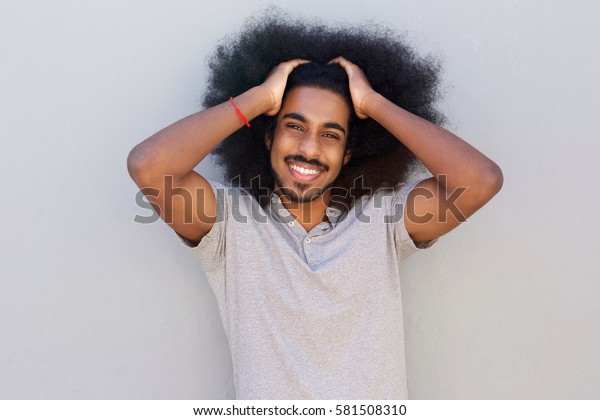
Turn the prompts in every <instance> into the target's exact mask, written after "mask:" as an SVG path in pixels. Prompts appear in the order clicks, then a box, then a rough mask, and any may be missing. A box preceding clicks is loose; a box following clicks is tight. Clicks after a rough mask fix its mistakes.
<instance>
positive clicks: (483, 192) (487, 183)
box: [477, 162, 504, 203]
mask: <svg viewBox="0 0 600 420" xmlns="http://www.w3.org/2000/svg"><path fill="white" fill-rule="evenodd" d="M503 184H504V174H503V173H502V169H500V167H499V166H498V165H496V164H495V163H493V162H492V163H491V164H490V165H489V166H488V167H487V168H485V169H484V170H482V171H481V174H480V176H479V183H478V187H477V189H478V192H479V194H478V195H479V196H480V198H481V200H482V201H483V202H484V203H486V202H488V201H489V200H491V199H492V197H494V196H495V195H496V194H498V192H499V191H500V190H501V189H502V185H503Z"/></svg>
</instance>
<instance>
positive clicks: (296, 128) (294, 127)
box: [286, 123, 302, 131]
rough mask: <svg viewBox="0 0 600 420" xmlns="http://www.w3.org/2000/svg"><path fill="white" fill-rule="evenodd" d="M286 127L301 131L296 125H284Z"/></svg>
mask: <svg viewBox="0 0 600 420" xmlns="http://www.w3.org/2000/svg"><path fill="white" fill-rule="evenodd" d="M286 127H288V128H291V129H292V130H299V131H302V127H301V126H299V125H298V124H294V123H288V124H286Z"/></svg>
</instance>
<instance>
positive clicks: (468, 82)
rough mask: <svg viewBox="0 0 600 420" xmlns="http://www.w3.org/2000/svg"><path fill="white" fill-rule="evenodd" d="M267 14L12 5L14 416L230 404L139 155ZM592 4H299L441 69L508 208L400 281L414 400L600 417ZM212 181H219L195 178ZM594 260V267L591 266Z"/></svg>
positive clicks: (454, 121)
mask: <svg viewBox="0 0 600 420" xmlns="http://www.w3.org/2000/svg"><path fill="white" fill-rule="evenodd" d="M266 5H267V2H264V1H258V0H245V1H221V2H210V3H209V2H199V1H198V2H194V1H166V0H165V1H131V0H129V1H115V0H110V1H109V0H104V1H101V2H100V1H89V2H68V1H53V2H42V1H19V2H16V1H14V2H11V1H2V3H0V53H1V54H0V60H1V62H2V66H1V68H0V74H1V76H2V77H0V139H1V142H2V143H1V144H2V152H1V153H0V159H1V162H0V163H1V164H0V170H1V171H2V172H1V179H2V196H3V197H2V201H1V203H2V205H1V206H0V212H1V213H0V217H1V223H2V235H1V239H0V241H1V248H0V250H1V263H0V281H1V283H0V287H1V290H0V333H1V337H2V339H1V340H2V341H1V344H0V398H40V399H46V398H67V399H71V398H89V399H99V398H127V399H136V398H185V399H200V398H214V399H218V398H228V397H232V396H233V385H232V377H231V365H230V361H229V354H228V350H227V344H226V341H225V337H224V333H223V330H222V327H221V324H220V320H219V317H218V314H217V309H216V305H215V302H214V297H213V295H212V292H211V291H210V289H209V287H208V285H207V284H206V281H205V279H204V277H203V275H202V273H201V270H200V267H199V265H198V264H197V263H196V261H195V260H194V259H193V257H192V255H191V254H190V253H189V252H188V251H186V250H185V249H184V248H183V247H182V246H181V245H180V243H179V241H178V240H177V238H176V237H175V235H174V234H173V233H172V232H171V231H170V229H169V228H168V227H167V226H165V225H163V224H162V223H160V222H157V223H154V224H151V225H147V224H146V225H143V224H138V223H134V222H133V218H134V217H135V215H136V214H141V215H147V214H148V213H149V212H148V211H147V210H143V209H140V208H139V207H138V206H137V205H136V203H135V201H134V197H135V194H136V191H137V190H136V187H135V185H134V184H133V182H132V181H131V180H130V179H129V177H128V175H127V171H126V165H125V161H126V157H127V153H128V152H129V150H130V149H131V148H132V147H133V146H134V145H135V144H137V143H138V142H140V141H141V140H143V139H145V138H146V137H148V136H149V135H151V134H153V133H154V132H156V131H157V130H159V129H160V128H162V127H164V126H166V125H168V124H170V123H171V122H173V121H175V120H177V119H179V118H181V117H183V116H185V115H187V114H190V113H192V112H195V111H197V110H198V109H199V99H200V98H201V96H202V90H203V86H204V81H205V78H206V67H205V57H206V56H207V55H208V54H209V53H210V51H212V47H213V46H214V45H215V42H216V41H217V40H218V39H220V38H222V37H223V36H225V35H226V34H228V33H231V32H232V31H235V30H236V28H238V27H239V26H240V25H241V23H242V22H243V21H244V18H245V17H246V16H248V15H249V14H251V13H253V12H255V11H258V10H261V9H263V8H264V7H265V6H266ZM599 5H600V3H599V2H597V1H592V0H590V1H584V0H579V1H577V0H575V1H571V2H567V1H550V2H548V1H541V0H535V1H527V2H524V1H522V0H519V1H517V0H506V1H475V0H461V1H451V2H449V1H433V0H419V1H416V0H415V1H397V0H396V1H392V0H389V1H383V0H379V1H375V0H373V1H369V2H352V1H341V0H335V1H323V0H319V1H313V0H310V1H303V2H297V3H296V4H295V5H293V6H286V9H287V10H290V11H294V12H297V13H298V14H299V15H301V16H308V17H311V16H316V15H319V16H321V17H323V18H324V19H325V20H326V21H328V22H332V23H335V22H337V21H347V22H362V21H363V20H364V19H367V18H375V19H377V20H379V21H381V22H383V23H385V24H387V25H389V26H390V27H392V28H394V29H395V30H397V31H399V32H403V33H405V34H406V37H407V39H408V40H410V41H411V42H412V43H413V44H414V45H415V46H416V47H417V48H418V49H419V50H420V51H421V52H423V53H434V54H438V55H441V56H442V57H443V60H444V62H445V67H446V70H445V75H444V81H445V82H444V83H445V86H446V89H447V94H446V98H445V100H444V101H443V102H442V103H441V107H442V109H443V110H444V111H445V112H446V113H447V114H448V116H449V117H450V120H451V123H450V129H451V130H453V131H454V132H456V133H457V134H458V135H459V136H461V137H463V138H465V139H466V140H467V141H469V142H471V143H472V144H474V145H475V147H477V148H479V149H480V150H481V151H483V152H484V153H486V154H488V155H489V156H490V157H492V158H493V159H494V160H495V161H496V162H498V164H499V165H500V166H501V167H502V168H503V170H504V174H505V185H504V189H503V190H502V191H501V193H500V194H499V195H498V196H497V197H496V198H495V199H494V200H493V201H492V202H491V203H490V204H489V205H488V206H487V207H485V208H484V209H483V210H481V212H480V213H478V214H476V215H475V216H473V217H472V218H471V219H470V220H469V221H468V223H466V224H465V225H464V226H462V227H461V228H459V229H457V230H456V231H454V232H452V233H450V234H449V235H447V236H446V237H444V238H443V239H442V240H441V241H440V242H439V243H438V244H437V245H436V246H435V247H434V248H433V249H431V250H429V251H425V252H422V253H420V254H418V255H416V256H414V257H412V258H411V259H410V260H408V261H407V262H406V264H404V265H403V267H402V273H403V275H404V278H403V294H404V296H403V300H404V308H405V324H406V341H407V357H408V360H407V363H408V385H409V393H410V396H411V398H432V399H437V398H445V399H453V398H541V399H545V398H552V399H555V398H599V397H600V361H599V357H600V356H598V355H599V354H600V323H599V322H598V321H599V315H600V305H598V298H599V292H600V282H599V281H598V280H599V279H600V275H599V268H598V262H597V257H598V236H599V235H598V234H599V233H600V232H599V231H600V223H599V221H598V219H597V217H598V216H597V209H598V208H599V205H600V198H599V196H598V187H597V185H596V182H595V181H596V178H597V175H596V170H595V169H596V166H597V162H598V155H599V153H600V146H599V144H600V142H599V141H598V140H599V135H598V133H599V132H600V122H599V121H600V119H599V116H600V106H599V100H598V97H599V95H598V94H599V93H600V89H599V83H598V75H599V74H600V51H599V47H598V40H599V39H600V29H599V28H600V26H598V25H597V22H596V20H597V18H598V16H600V6H599ZM200 170H203V171H204V173H205V174H207V175H208V177H209V178H213V179H215V178H216V177H218V176H219V174H218V171H216V170H215V169H214V168H213V167H212V165H211V164H210V162H206V163H203V164H202V165H201V168H200ZM594 256H595V258H594Z"/></svg>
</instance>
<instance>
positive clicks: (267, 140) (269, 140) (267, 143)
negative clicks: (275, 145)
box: [265, 131, 273, 151]
mask: <svg viewBox="0 0 600 420" xmlns="http://www.w3.org/2000/svg"><path fill="white" fill-rule="evenodd" d="M272 142H273V139H272V138H271V134H270V133H269V132H268V131H267V132H266V133H265V146H267V150H268V151H271V143H272Z"/></svg>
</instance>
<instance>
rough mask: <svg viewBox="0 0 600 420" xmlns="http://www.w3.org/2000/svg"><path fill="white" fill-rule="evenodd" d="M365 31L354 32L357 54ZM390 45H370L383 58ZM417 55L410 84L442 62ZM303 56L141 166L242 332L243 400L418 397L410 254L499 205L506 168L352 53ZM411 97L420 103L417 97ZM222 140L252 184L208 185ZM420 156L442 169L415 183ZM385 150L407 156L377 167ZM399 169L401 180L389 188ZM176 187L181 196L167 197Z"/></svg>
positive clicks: (237, 371) (217, 108) (233, 344)
mask: <svg viewBox="0 0 600 420" xmlns="http://www.w3.org/2000/svg"><path fill="white" fill-rule="evenodd" d="M281 25H282V24H281V22H280V21H278V22H277V24H276V25H275V24H274V22H273V21H269V22H267V24H266V25H265V26H264V27H261V29H260V30H262V31H263V32H260V30H257V29H256V28H250V29H247V30H246V31H247V32H246V34H248V33H251V34H252V35H253V39H254V38H257V39H258V40H260V41H259V42H263V43H264V42H265V41H264V40H265V39H267V38H266V37H260V36H258V35H257V34H259V33H262V34H264V32H265V28H267V30H266V31H267V33H268V32H269V31H274V30H280V28H281ZM313 29H314V28H313ZM321 29H322V28H321ZM286 31H287V33H292V34H293V36H294V39H295V40H290V41H289V42H290V44H293V43H294V42H298V41H296V39H299V38H302V37H304V38H306V39H309V40H311V41H313V43H314V42H316V41H315V40H316V35H315V33H318V37H319V38H320V39H321V42H322V44H320V45H330V44H333V42H330V41H332V39H334V38H336V37H338V38H339V32H335V31H329V32H328V31H326V30H320V31H315V32H314V33H312V35H311V34H310V33H309V32H310V31H307V30H306V26H303V27H302V28H300V27H299V26H298V25H296V26H294V25H288V27H287V29H286ZM271 35H273V34H272V33H271ZM361 36H363V37H364V35H363V34H361V35H359V36H358V37H359V38H360V37H361ZM311 37H312V38H311ZM272 38H273V36H271V37H268V39H272ZM338 38H336V39H338ZM278 39H280V37H279V38H278ZM273 42H274V41H273ZM357 42H358V41H357V39H356V36H355V37H354V39H350V43H351V44H352V45H353V48H354V49H355V48H356V43H357ZM239 44H241V45H246V48H247V44H244V43H239ZM308 44H310V43H307V44H305V45H303V48H305V49H309V48H311V47H310V46H309V45H308ZM378 45H380V43H375V44H374V46H372V47H369V48H363V49H364V50H368V55H372V56H373V57H375V56H377V48H379V50H381V48H380V47H379V46H378ZM386 45H387V44H386ZM261 47H263V48H264V45H262V44H261ZM267 47H268V46H267ZM338 47H339V45H338ZM320 48H325V47H320ZM402 48H405V47H402ZM339 49H340V51H342V52H343V51H344V50H345V49H344V48H343V47H340V48H339ZM348 51H353V50H351V49H348ZM403 51H404V50H403ZM247 52H248V51H246V53H247ZM401 53H402V51H401V52H400V53H399V54H401ZM327 54H329V52H327V53H325V54H323V56H326V55H327ZM232 56H235V54H232ZM405 56H406V57H411V59H412V60H413V61H409V62H408V64H401V65H400V67H402V66H405V65H406V66H408V67H407V68H409V70H406V71H404V74H406V75H408V76H406V78H405V80H404V82H405V83H406V84H405V87H404V89H406V90H408V89H410V86H409V85H410V83H409V82H410V81H411V80H412V81H414V80H417V79H418V80H422V79H419V77H420V75H421V74H422V73H427V71H429V72H431V68H429V70H428V68H426V67H423V66H421V67H419V66H418V65H415V63H417V64H418V62H415V60H416V59H415V58H414V57H412V56H411V54H408V53H407V54H405ZM297 57H298V56H297ZM300 57H302V58H294V59H291V60H287V61H283V62H281V63H280V64H278V65H277V66H275V68H274V69H273V70H272V71H271V72H270V73H269V74H268V76H267V77H266V78H265V79H264V81H263V82H262V83H259V84H257V85H254V86H248V89H247V90H245V91H243V92H242V93H240V94H239V95H237V96H235V97H234V98H231V100H229V101H227V100H225V101H222V102H221V103H219V104H218V105H214V106H211V107H209V108H208V109H205V110H204V111H201V112H199V113H197V114H194V115H191V116H189V117H186V118H184V119H182V120H180V121H178V122H176V123H174V124H173V125H171V126H169V127H167V128H165V129H163V130H162V131H160V132H158V133H156V134H155V135H153V136H151V137H150V138H149V139H147V140H145V141H144V142H142V143H141V144H139V145H138V146H136V147H135V148H134V149H133V150H132V152H131V153H130V155H129V159H128V168H129V171H130V174H131V176H132V177H133V179H134V180H135V182H136V183H137V184H138V185H139V186H140V188H142V189H143V191H145V192H146V195H147V197H148V199H149V200H150V201H151V202H152V203H153V205H154V206H155V208H156V209H157V210H158V212H159V214H160V215H161V217H162V218H163V219H164V220H165V221H166V222H167V223H168V224H169V225H170V226H171V227H172V228H173V229H174V230H175V232H176V233H177V234H178V235H179V236H181V237H182V238H183V239H184V240H185V242H186V243H187V244H188V245H189V246H191V247H193V248H194V252H195V254H196V255H197V257H198V258H199V259H200V261H201V263H202V265H203V267H204V269H205V271H206V274H207V277H208V280H209V282H210V284H211V286H212V288H213V290H214V292H215V295H216V297H217V301H218V305H219V310H220V313H221V317H222V320H223V325H224V327H225V331H226V333H227V336H228V339H229V345H230V349H231V354H232V358H233V368H234V379H235V385H236V391H237V397H238V398H242V399H263V398H266V399H299V398H313V399H326V398H335V399H380V398H394V399H404V398H406V397H407V391H406V381H405V367H404V349H403V332H402V324H401V316H402V308H401V299H400V289H399V286H400V283H399V272H398V263H399V261H401V260H402V259H404V258H406V257H407V256H408V255H410V254H411V253H413V252H414V251H416V250H417V249H419V248H426V247H428V246H430V245H431V244H433V242H434V241H435V240H436V239H437V238H439V237H440V236H442V235H444V234H445V233H447V232H448V231H450V230H452V229H454V228H455V227H456V226H457V225H458V224H459V223H460V222H462V221H464V220H465V219H466V218H467V217H469V216H470V215H471V214H473V213H474V212H475V211H477V210H478V209H479V208H481V207H482V206H483V205H484V204H485V203H486V202H488V201H489V200H490V199H491V198H492V197H493V196H494V195H495V194H496V193H497V192H498V191H499V189H500V188H501V185H502V173H501V171H500V169H499V168H498V166H497V165H496V164H495V163H493V162H492V161H491V160H490V159H488V158H487V157H485V156H484V155H483V154H481V153H480V152H479V151H477V150H476V149H475V148H473V147H472V146H470V145H469V144H468V143H466V142H465V141H463V140H461V139H459V138H458V137H456V136H455V135H453V134H451V133H449V132H448V131H446V130H444V129H442V128H440V127H439V126H438V125H436V124H433V123H431V122H429V121H427V120H426V119H424V118H421V117H419V116H417V115H415V114H414V113H412V112H409V111H407V110H406V109H404V108H403V107H401V106H399V105H398V102H401V101H400V100H398V101H396V102H394V101H390V100H389V99H388V98H386V97H385V96H384V95H382V94H381V93H380V90H382V89H386V88H387V87H386V83H387V84H389V83H390V82H389V79H388V81H387V82H386V83H377V84H372V83H371V80H372V79H371V78H368V77H367V76H366V75H365V72H363V70H362V69H361V67H359V66H358V65H357V64H355V63H354V62H353V61H350V60H349V59H347V58H345V57H342V56H337V57H335V56H334V57H335V58H334V57H331V56H330V57H329V59H328V60H327V61H324V60H322V59H315V55H314V54H306V55H304V56H300ZM307 58H308V59H307ZM358 58H359V59H360V57H358ZM257 60H258V61H260V60H259V59H257ZM364 63H365V65H366V66H368V65H369V62H366V61H365V62H364ZM228 67H229V68H230V69H231V66H228ZM410 69H412V70H410ZM415 69H416V70H415ZM397 70H400V73H403V68H397ZM411 72H412V73H411ZM373 74H376V72H373ZM410 74H414V75H416V76H415V78H412V79H411V76H410ZM240 77H242V76H240ZM375 79H377V77H374V78H373V80H375ZM380 79H382V80H383V79H384V78H380ZM434 79H435V78H434ZM427 80H429V85H427V84H423V83H420V84H419V83H416V82H415V85H417V86H418V87H419V90H418V92H425V93H427V92H431V90H432V83H433V82H432V81H431V80H433V79H431V78H429V79H427ZM378 82H379V81H378ZM428 89H429V90H428ZM398 91H399V92H401V91H402V89H398ZM212 93H214V92H212ZM402 94H403V93H402V92H401V93H400V95H402ZM210 95H211V92H209V97H210ZM392 96H393V95H392ZM409 96H410V97H409V99H407V102H406V103H407V104H409V107H410V100H411V98H412V97H414V96H415V95H409ZM417 96H419V98H417V99H415V103H417V104H418V105H415V107H414V109H415V110H416V111H415V112H423V113H424V114H426V115H430V116H431V115H435V113H431V112H430V113H429V114H427V112H426V111H424V109H425V110H426V109H427V106H426V105H427V104H428V101H429V102H431V101H432V95H429V96H427V95H425V96H426V100H423V98H422V95H421V94H419V95H417ZM363 122H364V123H366V122H369V123H373V124H377V125H378V126H380V127H382V128H383V129H384V130H385V132H386V133H387V134H389V137H390V138H391V140H389V141H390V142H393V144H394V146H391V143H389V144H390V145H388V143H385V146H382V144H384V143H381V144H378V143H377V141H379V139H374V140H372V143H368V141H371V140H370V138H369V135H368V134H365V133H367V131H365V130H363V131H361V128H360V127H364V126H361V123H363ZM245 125H247V126H249V127H252V126H253V125H257V126H258V128H257V127H256V126H255V127H253V128H247V127H244V126H245ZM240 128H241V130H240ZM243 130H247V131H246V135H247V134H248V133H250V130H254V132H253V133H254V134H255V135H254V137H252V136H247V137H248V138H249V139H246V140H244V141H241V140H240V141H239V142H237V143H236V141H235V137H234V136H235V133H240V132H243ZM256 133H258V136H260V138H261V140H260V144H259V142H257V141H256V137H257V135H256ZM357 133H358V134H359V135H358V136H357ZM363 134H364V135H363ZM242 135H243V134H242ZM226 138H229V139H228V140H227V141H224V139H226ZM232 139H233V141H232ZM374 145H376V146H374ZM396 146H397V147H396ZM216 147H219V148H220V149H217V152H218V153H220V156H221V158H222V159H223V158H224V157H225V158H227V157H229V159H225V160H226V161H225V164H226V165H227V164H228V165H229V166H228V174H229V175H232V174H233V173H232V169H233V170H235V166H236V165H237V168H238V169H239V170H240V172H244V168H242V167H248V168H263V169H257V172H256V173H257V174H258V175H259V176H257V177H255V178H250V175H251V174H252V172H251V171H250V172H248V171H247V170H246V172H244V173H245V176H243V177H242V179H241V180H240V184H244V185H241V186H242V187H243V189H241V188H226V187H224V186H222V185H220V184H217V183H211V182H208V181H207V180H206V179H205V178H204V177H202V176H201V175H200V174H198V173H196V172H194V170H193V169H194V167H195V166H196V165H197V164H198V162H200V161H201V160H202V159H204V158H205V157H206V156H207V155H208V154H209V153H210V152H211V151H213V150H214V149H215V148H216ZM369 147H371V151H370V152H365V150H367V151H368V150H370V149H369ZM393 147H396V148H393ZM238 149H240V150H242V151H249V150H257V152H256V153H251V152H248V153H242V154H240V152H239V150H238ZM406 149H408V150H409V151H410V152H408V151H405V150H406ZM263 151H264V152H263ZM236 153H237V154H236ZM261 153H263V154H262V155H261ZM413 155H414V156H416V158H418V160H420V161H421V162H422V163H423V164H424V166H425V167H426V168H427V169H428V170H429V171H430V172H431V174H432V176H431V177H430V178H428V179H425V180H422V181H420V182H411V183H404V184H403V183H402V181H405V177H404V176H405V174H406V173H407V170H408V169H407V164H406V162H409V161H410V159H408V158H407V159H408V160H406V161H402V159H403V158H402V156H404V157H406V156H409V157H410V156H413ZM386 156H401V157H400V158H399V159H395V164H394V163H392V164H391V166H390V164H389V162H388V163H386V164H385V165H382V166H380V167H379V168H377V167H373V165H372V163H373V162H376V163H377V162H379V161H378V159H380V158H381V159H384V160H382V161H381V162H385V157H386ZM232 162H235V163H236V165H231V163H232ZM353 162H358V163H353ZM353 164H354V166H352V165H353ZM369 165H371V166H369ZM386 165H387V166H386ZM265 167H266V168H268V171H265V170H264V168H265ZM349 167H350V169H348V168H349ZM398 167H399V168H400V169H397V168H398ZM382 172H385V174H384V175H386V174H391V175H390V178H388V179H387V181H386V179H385V177H384V178H383V181H381V180H380V181H373V179H376V177H375V178H373V177H369V176H370V175H372V174H373V173H382ZM365 179H366V180H367V181H365ZM390 179H391V180H392V181H393V185H392V187H393V188H391V189H389V188H387V189H386V188H385V187H386V186H389V182H390ZM344 180H352V188H345V187H343V186H344V185H348V184H344V182H345V181H344ZM357 181H359V182H358V183H357ZM365 182H366V185H365ZM386 182H387V183H386ZM358 184H360V185H358ZM341 186H342V187H341ZM173 191H177V192H178V193H179V194H177V195H175V196H173V194H168V192H171V193H172V192H173ZM265 198H266V200H265Z"/></svg>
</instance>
